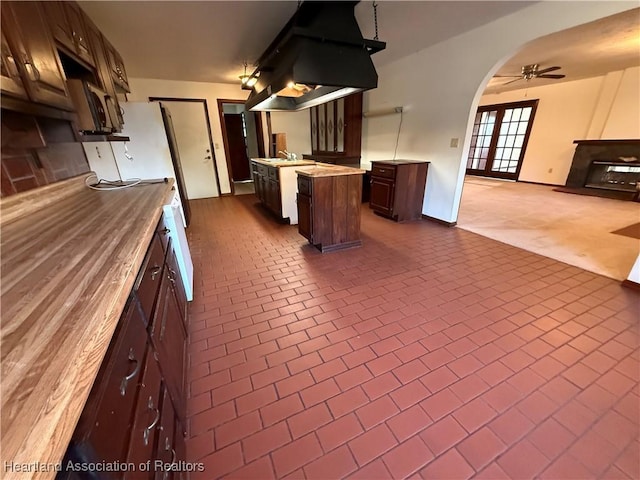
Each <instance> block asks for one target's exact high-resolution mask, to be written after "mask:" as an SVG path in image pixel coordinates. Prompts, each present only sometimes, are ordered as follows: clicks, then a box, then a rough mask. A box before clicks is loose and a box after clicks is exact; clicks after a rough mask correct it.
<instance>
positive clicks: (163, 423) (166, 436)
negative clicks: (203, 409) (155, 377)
mask: <svg viewBox="0 0 640 480" xmlns="http://www.w3.org/2000/svg"><path fill="white" fill-rule="evenodd" d="M175 427H176V413H175V411H174V409H173V404H172V403H171V399H170V397H169V392H168V390H167V388H166V386H163V388H162V413H161V414H160V426H159V428H158V445H157V447H156V452H155V455H154V457H153V458H154V459H157V460H160V461H161V462H162V464H163V465H168V464H172V463H174V462H176V461H177V454H176V448H175V442H174V437H175ZM154 473H155V477H154V478H155V480H171V479H172V478H174V475H173V472H172V471H171V470H169V469H165V468H160V469H156V470H155V472H154Z"/></svg>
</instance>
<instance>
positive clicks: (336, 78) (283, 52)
mask: <svg viewBox="0 0 640 480" xmlns="http://www.w3.org/2000/svg"><path fill="white" fill-rule="evenodd" d="M357 3H358V2H353V1H345V2H313V1H307V2H303V3H302V4H301V5H300V7H299V8H298V10H297V11H296V13H295V14H294V15H293V17H291V19H290V20H289V22H288V23H287V24H286V25H285V27H284V28H283V29H282V31H281V32H280V33H279V34H278V36H277V37H276V38H275V40H274V41H273V42H272V43H271V45H270V46H269V48H267V49H266V50H265V52H264V53H263V54H262V56H261V57H260V58H259V59H258V61H257V62H256V63H257V65H258V67H257V69H256V70H255V71H254V72H253V74H252V77H257V82H256V84H255V85H254V86H253V88H252V90H253V91H252V92H251V94H250V95H249V98H248V99H247V102H246V108H247V109H248V110H253V111H296V110H302V109H305V108H309V107H312V106H314V105H319V104H321V103H325V102H328V101H330V100H334V99H336V98H340V97H344V96H346V95H349V94H351V93H355V92H359V91H363V90H369V89H372V88H376V87H377V86H378V74H377V73H376V69H375V67H374V66H373V62H372V61H371V55H372V54H373V53H376V52H379V51H380V50H384V48H385V47H386V43H385V42H380V41H377V40H367V39H364V38H363V37H362V33H361V32H360V27H359V26H358V22H357V21H356V18H355V14H354V8H355V6H356V4H357Z"/></svg>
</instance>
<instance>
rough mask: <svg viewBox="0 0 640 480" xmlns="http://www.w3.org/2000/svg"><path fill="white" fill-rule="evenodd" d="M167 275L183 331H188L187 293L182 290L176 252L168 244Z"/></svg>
mask: <svg viewBox="0 0 640 480" xmlns="http://www.w3.org/2000/svg"><path fill="white" fill-rule="evenodd" d="M166 269H167V275H168V277H169V282H171V288H172V290H173V293H174V294H175V296H176V301H177V302H178V307H179V308H180V316H181V317H182V323H183V324H184V329H185V331H188V327H189V326H188V324H187V293H186V292H185V290H184V283H183V282H182V276H181V275H180V269H179V268H178V260H177V258H176V252H175V250H174V249H173V246H171V245H170V246H169V252H168V253H167V265H166Z"/></svg>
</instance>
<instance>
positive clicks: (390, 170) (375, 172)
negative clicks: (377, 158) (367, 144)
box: [371, 163, 396, 178]
mask: <svg viewBox="0 0 640 480" xmlns="http://www.w3.org/2000/svg"><path fill="white" fill-rule="evenodd" d="M371 176H372V177H374V176H375V177H384V178H396V166H395V165H378V164H376V163H374V164H373V166H372V167H371Z"/></svg>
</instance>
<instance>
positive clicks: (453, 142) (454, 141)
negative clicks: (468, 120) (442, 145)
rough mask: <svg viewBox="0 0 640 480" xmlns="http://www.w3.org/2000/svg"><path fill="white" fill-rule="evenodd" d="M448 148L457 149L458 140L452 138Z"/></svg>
mask: <svg viewBox="0 0 640 480" xmlns="http://www.w3.org/2000/svg"><path fill="white" fill-rule="evenodd" d="M449 146H450V147H451V148H458V139H457V138H452V139H451V143H449Z"/></svg>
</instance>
